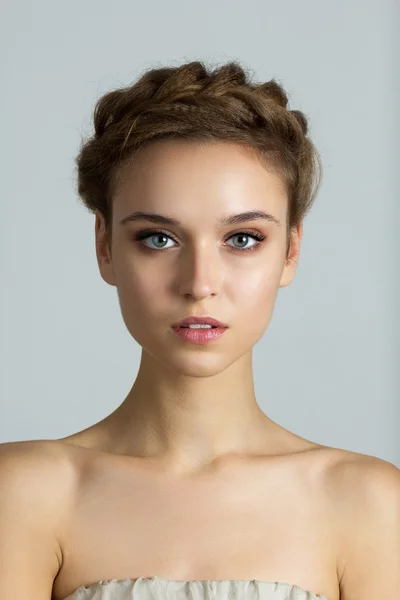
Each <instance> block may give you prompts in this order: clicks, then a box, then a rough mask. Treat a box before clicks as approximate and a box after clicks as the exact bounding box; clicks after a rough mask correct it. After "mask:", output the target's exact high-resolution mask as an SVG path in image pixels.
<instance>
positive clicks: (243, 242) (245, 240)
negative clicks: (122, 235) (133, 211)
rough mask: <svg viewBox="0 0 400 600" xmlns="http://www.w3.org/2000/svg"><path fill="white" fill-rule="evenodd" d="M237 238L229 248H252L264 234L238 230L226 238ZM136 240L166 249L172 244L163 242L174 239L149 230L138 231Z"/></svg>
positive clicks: (155, 248) (150, 246)
mask: <svg viewBox="0 0 400 600" xmlns="http://www.w3.org/2000/svg"><path fill="white" fill-rule="evenodd" d="M235 238H238V240H239V241H238V242H237V243H234V244H233V245H230V244H228V245H229V246H230V247H231V248H234V249H235V250H243V251H244V250H253V249H255V248H257V247H258V246H259V245H260V242H262V241H263V240H264V239H265V236H263V235H262V234H260V233H246V232H244V231H243V232H239V233H235V234H233V235H231V236H230V238H228V239H229V240H231V239H235ZM134 239H135V240H136V241H139V242H142V243H143V244H144V245H145V246H147V248H150V250H167V249H168V248H171V247H173V245H172V246H166V245H165V243H166V241H168V240H170V241H172V242H174V240H173V239H172V238H171V237H170V236H169V235H167V234H166V233H164V232H163V231H151V232H148V231H147V232H140V231H139V232H138V233H137V234H136V236H135V238H134ZM147 240H150V241H151V243H152V244H154V246H152V245H148V244H147V243H145V242H146V241H147ZM249 241H253V242H254V243H253V244H250V245H249Z"/></svg>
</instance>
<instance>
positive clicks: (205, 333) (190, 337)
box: [172, 327, 226, 344]
mask: <svg viewBox="0 0 400 600" xmlns="http://www.w3.org/2000/svg"><path fill="white" fill-rule="evenodd" d="M172 329H173V330H174V332H175V334H176V335H177V336H178V337H180V338H181V339H182V340H185V341H186V342H191V343H192V344H207V343H208V342H212V341H213V340H217V339H218V338H220V337H221V336H222V335H223V334H224V333H225V331H226V327H213V328H212V329H190V327H173V328H172Z"/></svg>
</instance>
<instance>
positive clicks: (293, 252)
mask: <svg viewBox="0 0 400 600" xmlns="http://www.w3.org/2000/svg"><path fill="white" fill-rule="evenodd" d="M302 237H303V221H301V222H300V224H299V225H298V226H297V227H296V229H294V230H293V231H292V232H291V234H290V248H289V255H288V257H287V259H286V261H285V266H284V267H283V271H282V275H281V281H280V284H279V287H286V286H287V285H289V284H290V283H291V282H292V281H293V279H294V276H295V274H296V269H297V264H298V262H299V255H300V246H301V240H302Z"/></svg>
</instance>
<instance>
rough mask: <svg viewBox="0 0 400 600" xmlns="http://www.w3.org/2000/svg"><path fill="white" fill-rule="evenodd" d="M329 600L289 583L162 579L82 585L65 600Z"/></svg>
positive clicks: (243, 580)
mask: <svg viewBox="0 0 400 600" xmlns="http://www.w3.org/2000/svg"><path fill="white" fill-rule="evenodd" d="M133 599H134V600H328V598H326V596H322V595H321V594H315V593H313V592H310V591H307V590H304V589H303V588H301V587H299V586H297V585H292V584H290V583H282V582H278V581H276V582H272V581H259V580H257V579H214V580H212V579H204V580H201V579H193V580H191V581H180V580H171V579H164V578H163V577H157V576H154V577H138V578H137V579H128V578H127V579H109V580H103V581H97V582H96V583H92V584H91V585H86V586H85V585H82V586H80V587H79V588H78V589H77V590H75V592H73V593H72V594H70V595H69V596H67V597H66V598H64V600H133Z"/></svg>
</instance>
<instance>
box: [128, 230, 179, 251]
mask: <svg viewBox="0 0 400 600" xmlns="http://www.w3.org/2000/svg"><path fill="white" fill-rule="evenodd" d="M134 239H135V241H138V242H142V243H143V244H144V246H146V247H147V248H149V249H150V250H157V251H158V250H164V249H168V248H171V246H165V245H163V246H157V244H165V241H166V240H167V239H169V240H171V241H173V240H172V238H171V236H169V235H167V234H166V233H164V231H142V232H140V231H139V232H138V233H137V234H136V235H135V237H134ZM149 239H150V241H151V243H152V244H154V246H153V247H152V246H149V245H148V244H147V243H144V242H145V240H149Z"/></svg>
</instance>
